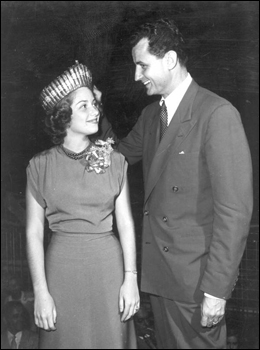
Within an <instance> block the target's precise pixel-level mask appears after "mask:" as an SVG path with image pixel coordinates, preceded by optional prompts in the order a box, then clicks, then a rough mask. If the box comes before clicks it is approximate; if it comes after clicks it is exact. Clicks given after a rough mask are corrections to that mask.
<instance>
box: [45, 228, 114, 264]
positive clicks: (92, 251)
mask: <svg viewBox="0 0 260 350" xmlns="http://www.w3.org/2000/svg"><path fill="white" fill-rule="evenodd" d="M118 249H119V250H121V248H120V243H119V241H118V239H117V238H116V236H115V234H114V233H113V232H112V231H109V232H102V233H67V232H60V231H59V232H53V234H52V238H51V242H50V244H49V246H48V255H51V256H52V257H57V258H58V257H66V258H68V259H69V258H72V259H82V258H84V259H85V258H91V257H95V256H102V254H106V252H107V253H108V252H111V251H114V250H118Z"/></svg>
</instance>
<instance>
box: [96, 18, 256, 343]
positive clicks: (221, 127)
mask: <svg viewBox="0 0 260 350" xmlns="http://www.w3.org/2000/svg"><path fill="white" fill-rule="evenodd" d="M132 44H133V48H132V56H133V61H134V63H135V65H136V70H135V80H136V81H140V82H142V83H143V84H144V85H145V88H146V91H147V94H148V95H161V100H160V102H159V103H158V102H154V103H152V104H151V105H149V106H147V107H146V108H145V109H144V110H143V112H142V114H141V116H140V118H139V119H138V121H137V123H136V125H135V126H134V128H133V130H132V131H131V132H130V133H129V134H128V136H127V137H126V138H124V139H123V140H121V141H120V143H119V145H118V149H119V151H120V152H122V153H123V154H124V155H125V156H126V158H127V160H128V161H129V163H130V164H133V163H135V162H137V161H139V160H141V159H142V161H143V174H144V184H145V200H144V219H143V246H142V247H143V249H142V278H141V290H142V291H143V292H146V293H150V294H151V303H152V308H153V313H154V317H155V330H156V337H157V342H158V348H159V349H173V348H175V349H224V348H225V346H226V327H225V320H224V317H223V316H224V312H225V305H226V300H227V299H228V298H229V297H230V295H231V292H232V290H233V289H234V286H235V284H236V281H237V276H238V267H239V263H240V261H241V258H242V255H243V251H244V248H245V244H246V238H247V235H248V231H249V223H250V219H251V214H252V167H251V157H250V152H249V148H248V143H247V140H246V137H245V133H244V130H243V126H242V123H241V119H240V116H239V113H238V111H237V110H236V109H235V108H234V107H233V106H232V105H231V104H230V103H229V102H228V101H226V100H225V99H223V98H221V97H219V96H217V95H216V94H214V93H212V92H210V91H208V90H206V89H204V88H201V87H200V86H198V84H197V83H196V82H195V81H194V80H193V79H192V77H191V76H190V74H189V73H188V71H187V68H186V62H187V56H186V54H185V51H184V41H183V38H182V36H181V34H180V32H179V30H178V28H177V27H176V26H175V24H174V23H173V22H171V21H168V20H159V21H157V22H155V23H154V24H152V23H149V24H146V25H144V26H142V27H141V29H140V31H138V32H137V33H136V35H135V36H134V38H133V41H132ZM165 107H166V108H165ZM160 115H161V118H160ZM160 119H161V122H160ZM105 123H106V121H105V120H104V122H103V132H104V135H105V132H106V136H108V135H109V132H110V131H111V130H105V129H106V128H107V127H108V126H107V125H105ZM160 124H161V125H160ZM165 124H166V126H165ZM110 136H111V134H110Z"/></svg>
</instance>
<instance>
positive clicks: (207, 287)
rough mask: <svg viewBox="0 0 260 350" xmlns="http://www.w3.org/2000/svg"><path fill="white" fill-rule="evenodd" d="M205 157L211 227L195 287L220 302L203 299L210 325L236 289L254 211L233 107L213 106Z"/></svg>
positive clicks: (245, 154) (246, 156)
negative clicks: (198, 283) (205, 257)
mask: <svg viewBox="0 0 260 350" xmlns="http://www.w3.org/2000/svg"><path fill="white" fill-rule="evenodd" d="M205 154H206V160H207V165H208V170H209V174H210V178H211V186H212V192H213V202H214V223H213V237H212V241H211V245H210V250H209V255H208V261H207V266H206V269H205V271H204V276H203V278H202V282H201V286H200V288H201V290H202V291H203V292H206V293H208V294H210V295H212V296H215V297H218V298H220V299H222V300H221V302H220V303H219V302H218V301H216V300H215V301H214V299H212V298H208V297H207V296H205V297H204V301H203V303H202V315H203V314H204V316H205V315H206V316H207V315H208V318H210V320H211V323H212V321H213V320H214V319H218V320H220V319H221V318H222V317H221V314H222V311H223V308H224V307H225V300H226V299H228V298H229V297H230V295H231V292H232V290H233V288H234V286H235V283H236V280H237V274H238V268H239V264H240V261H241V258H242V255H243V252H244V249H245V245H246V239H247V236H248V233H249V227H250V220H251V215H252V207H253V191H252V164H251V156H250V151H249V147H248V143H247V140H246V136H245V133H244V130H243V126H242V123H241V120H240V116H239V114H238V112H237V111H236V109H235V108H234V107H233V106H232V105H224V106H221V107H218V108H217V109H216V110H215V111H214V113H213V115H212V116H211V119H210V121H209V124H208V130H207V137H206V142H205ZM220 309H222V311H221V312H220V311H219V310H220ZM203 310H204V311H205V310H206V311H205V312H204V311H203ZM205 320H206V319H205V318H204V323H205V322H206V321H205Z"/></svg>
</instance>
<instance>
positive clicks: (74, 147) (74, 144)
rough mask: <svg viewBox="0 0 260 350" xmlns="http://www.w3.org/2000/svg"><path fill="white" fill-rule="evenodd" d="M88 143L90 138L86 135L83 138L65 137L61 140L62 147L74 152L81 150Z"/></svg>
mask: <svg viewBox="0 0 260 350" xmlns="http://www.w3.org/2000/svg"><path fill="white" fill-rule="evenodd" d="M89 144H90V140H89V138H88V137H87V136H86V137H85V138H84V139H79V138H71V137H65V139H64V142H63V146H64V147H66V148H67V149H69V150H70V151H73V152H75V153H79V152H81V151H83V150H84V149H85V148H87V147H88V145H89Z"/></svg>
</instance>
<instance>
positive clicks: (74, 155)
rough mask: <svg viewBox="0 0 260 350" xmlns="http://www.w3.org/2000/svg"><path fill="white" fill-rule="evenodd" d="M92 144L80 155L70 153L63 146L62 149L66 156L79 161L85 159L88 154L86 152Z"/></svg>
mask: <svg viewBox="0 0 260 350" xmlns="http://www.w3.org/2000/svg"><path fill="white" fill-rule="evenodd" d="M90 144H91V143H90ZM90 144H89V145H88V146H87V147H86V148H85V149H84V150H83V151H81V152H79V153H75V152H71V151H68V150H67V149H66V148H65V147H64V146H63V145H61V146H60V147H61V149H62V150H63V152H64V153H65V154H66V156H67V157H69V158H71V159H75V160H77V159H81V158H83V157H84V155H85V154H86V151H87V149H88V148H89V146H90Z"/></svg>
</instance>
